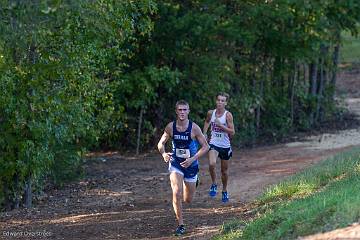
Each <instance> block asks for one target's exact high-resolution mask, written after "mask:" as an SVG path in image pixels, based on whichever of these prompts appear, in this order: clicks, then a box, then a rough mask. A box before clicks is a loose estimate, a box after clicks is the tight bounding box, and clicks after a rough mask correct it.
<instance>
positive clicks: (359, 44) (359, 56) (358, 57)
mask: <svg viewBox="0 0 360 240" xmlns="http://www.w3.org/2000/svg"><path fill="white" fill-rule="evenodd" d="M340 62H342V63H360V36H358V37H354V36H351V34H350V33H349V32H343V34H342V46H341V48H340Z"/></svg>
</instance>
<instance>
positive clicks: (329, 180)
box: [215, 148, 360, 240]
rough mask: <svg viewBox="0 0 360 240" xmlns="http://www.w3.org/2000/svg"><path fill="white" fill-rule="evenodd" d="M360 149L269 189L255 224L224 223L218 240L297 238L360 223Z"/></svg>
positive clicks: (330, 159) (262, 201) (342, 154)
mask: <svg viewBox="0 0 360 240" xmlns="http://www.w3.org/2000/svg"><path fill="white" fill-rule="evenodd" d="M359 186H360V148H354V149H353V150H351V151H349V152H346V153H341V154H338V155H337V156H335V157H332V158H329V159H328V160H326V161H323V162H321V163H320V164H318V165H316V166H314V167H312V168H310V169H307V170H305V171H303V172H301V173H299V174H297V175H295V176H293V177H291V178H289V179H288V180H286V181H284V182H282V183H280V184H278V185H276V186H274V187H272V188H270V189H268V190H267V191H266V192H265V193H264V195H263V196H262V197H261V198H259V200H258V204H259V205H258V206H259V207H258V209H257V210H256V211H257V213H256V214H255V215H254V218H253V219H252V221H249V222H248V223H245V222H244V221H241V220H238V221H232V222H229V223H226V224H224V226H223V231H222V233H221V235H219V236H216V237H215V239H218V240H220V239H221V240H222V239H296V238H297V237H299V236H305V235H310V234H314V233H317V232H322V231H329V230H332V229H336V228H340V227H344V226H347V225H349V224H351V223H353V222H355V221H358V219H359V218H360V191H359V190H358V189H359Z"/></svg>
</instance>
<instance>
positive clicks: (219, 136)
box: [203, 93, 235, 203]
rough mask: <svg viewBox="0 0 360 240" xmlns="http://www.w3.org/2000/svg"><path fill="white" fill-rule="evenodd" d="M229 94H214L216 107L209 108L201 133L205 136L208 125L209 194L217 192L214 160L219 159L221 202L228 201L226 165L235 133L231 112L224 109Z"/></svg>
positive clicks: (213, 194) (212, 194)
mask: <svg viewBox="0 0 360 240" xmlns="http://www.w3.org/2000/svg"><path fill="white" fill-rule="evenodd" d="M228 100H229V95H228V94H226V93H219V94H218V95H217V96H216V109H214V110H209V111H208V113H207V116H206V119H205V123H204V128H203V133H204V135H205V136H206V137H207V131H208V129H209V127H210V129H211V135H210V141H209V143H210V150H209V171H210V176H211V180H212V184H211V186H210V191H209V195H210V196H211V197H215V196H216V194H217V182H216V160H217V158H218V157H219V158H220V159H221V181H222V186H223V188H222V197H221V200H222V202H224V203H226V202H228V201H229V194H228V192H227V184H228V178H229V177H228V166H229V159H230V158H231V156H232V149H231V144H230V137H232V136H233V135H234V134H235V129H234V121H233V116H232V114H231V113H230V112H229V111H227V110H226V109H225V106H226V105H227V101H228Z"/></svg>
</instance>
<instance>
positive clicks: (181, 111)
mask: <svg viewBox="0 0 360 240" xmlns="http://www.w3.org/2000/svg"><path fill="white" fill-rule="evenodd" d="M189 112H190V110H189V106H188V105H178V106H177V107H176V115H177V117H178V119H179V120H181V121H182V120H186V119H187V118H188V116H189Z"/></svg>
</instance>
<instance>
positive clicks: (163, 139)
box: [157, 123, 172, 162]
mask: <svg viewBox="0 0 360 240" xmlns="http://www.w3.org/2000/svg"><path fill="white" fill-rule="evenodd" d="M171 126H172V124H171V123H169V124H168V125H167V126H166V128H165V130H164V133H163V135H162V136H161V138H160V141H159V142H158V144H157V148H158V150H159V152H160V154H161V156H162V157H163V159H164V161H165V162H168V161H169V160H170V157H171V153H170V152H168V153H167V152H165V144H166V142H167V141H168V140H169V139H170V138H171V132H172V131H171Z"/></svg>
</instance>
